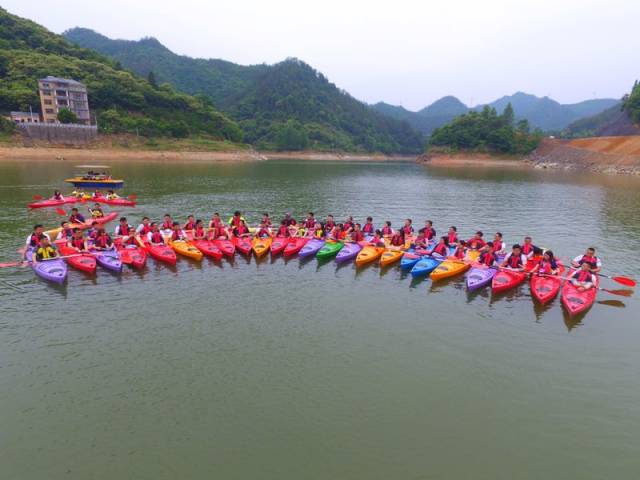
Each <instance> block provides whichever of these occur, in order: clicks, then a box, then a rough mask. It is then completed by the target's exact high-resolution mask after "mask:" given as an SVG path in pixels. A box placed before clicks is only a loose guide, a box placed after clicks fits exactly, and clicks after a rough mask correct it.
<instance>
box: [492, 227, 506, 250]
mask: <svg viewBox="0 0 640 480" xmlns="http://www.w3.org/2000/svg"><path fill="white" fill-rule="evenodd" d="M489 243H492V244H493V253H495V254H496V255H504V254H506V253H507V246H506V244H505V243H504V240H502V233H501V232H496V234H495V235H494V236H493V242H489Z"/></svg>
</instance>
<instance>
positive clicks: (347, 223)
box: [342, 215, 354, 234]
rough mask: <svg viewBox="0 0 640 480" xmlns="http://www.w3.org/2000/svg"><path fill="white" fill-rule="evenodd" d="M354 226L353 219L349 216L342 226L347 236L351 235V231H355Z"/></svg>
mask: <svg viewBox="0 0 640 480" xmlns="http://www.w3.org/2000/svg"><path fill="white" fill-rule="evenodd" d="M353 225H354V223H353V217H352V216H351V215H349V216H348V217H347V218H346V220H345V221H344V223H343V224H342V231H343V232H345V233H346V234H349V233H350V232H351V230H353Z"/></svg>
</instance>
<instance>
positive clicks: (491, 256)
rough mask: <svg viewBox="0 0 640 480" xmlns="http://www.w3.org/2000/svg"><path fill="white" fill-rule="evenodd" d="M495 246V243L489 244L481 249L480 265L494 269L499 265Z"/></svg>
mask: <svg viewBox="0 0 640 480" xmlns="http://www.w3.org/2000/svg"><path fill="white" fill-rule="evenodd" d="M494 250H495V244H494V243H493V242H487V244H486V245H485V246H484V247H482V248H481V249H480V252H481V253H480V256H479V257H478V263H479V264H481V265H484V266H485V267H492V266H494V265H495V264H496V263H497V260H498V257H497V256H496V253H495V251H494Z"/></svg>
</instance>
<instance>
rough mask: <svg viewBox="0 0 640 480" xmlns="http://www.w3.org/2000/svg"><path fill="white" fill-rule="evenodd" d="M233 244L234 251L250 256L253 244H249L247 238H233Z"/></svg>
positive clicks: (249, 240)
mask: <svg viewBox="0 0 640 480" xmlns="http://www.w3.org/2000/svg"><path fill="white" fill-rule="evenodd" d="M232 241H233V244H234V245H235V246H236V250H238V251H239V252H240V253H242V254H243V255H250V254H251V249H252V248H253V244H252V243H251V239H250V238H248V237H233V240H232Z"/></svg>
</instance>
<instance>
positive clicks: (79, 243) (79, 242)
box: [71, 237, 84, 250]
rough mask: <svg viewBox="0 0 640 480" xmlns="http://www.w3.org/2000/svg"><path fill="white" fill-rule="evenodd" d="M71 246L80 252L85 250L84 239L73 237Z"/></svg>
mask: <svg viewBox="0 0 640 480" xmlns="http://www.w3.org/2000/svg"><path fill="white" fill-rule="evenodd" d="M71 246H72V247H74V248H77V249H79V250H84V238H82V237H80V238H77V237H73V238H72V239H71Z"/></svg>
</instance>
